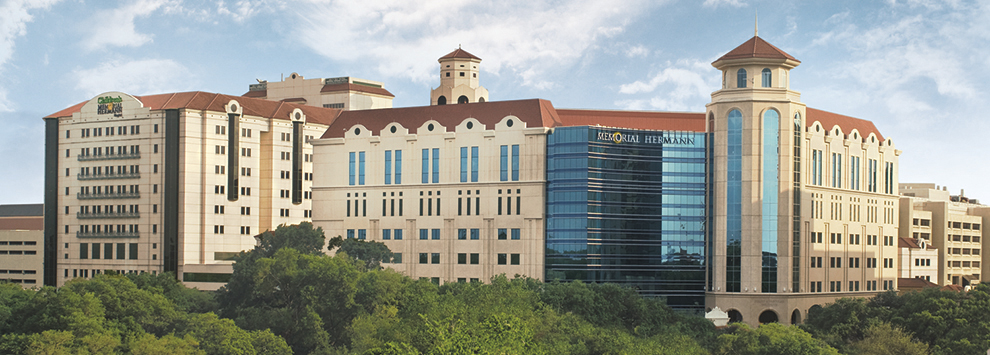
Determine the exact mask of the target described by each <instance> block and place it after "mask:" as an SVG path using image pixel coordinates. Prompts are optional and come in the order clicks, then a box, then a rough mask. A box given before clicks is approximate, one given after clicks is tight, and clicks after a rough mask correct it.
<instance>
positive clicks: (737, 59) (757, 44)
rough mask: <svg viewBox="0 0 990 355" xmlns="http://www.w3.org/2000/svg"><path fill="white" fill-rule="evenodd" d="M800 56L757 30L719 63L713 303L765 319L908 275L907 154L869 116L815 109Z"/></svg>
mask: <svg viewBox="0 0 990 355" xmlns="http://www.w3.org/2000/svg"><path fill="white" fill-rule="evenodd" d="M799 64H800V61H798V60H797V59H795V58H794V57H792V56H791V55H789V54H787V53H785V52H784V51H782V50H780V49H779V48H777V47H775V46H773V45H771V44H770V43H767V42H766V41H764V40H763V39H762V38H760V37H758V36H754V37H753V38H751V39H750V40H748V41H746V42H745V43H743V44H742V45H740V46H739V47H737V48H735V49H733V50H732V51H729V52H728V53H726V54H725V55H723V56H722V57H721V58H719V59H718V60H716V61H715V62H714V63H712V65H713V66H714V67H715V68H716V69H718V70H719V72H720V73H721V75H722V87H721V88H720V89H719V90H718V91H715V92H714V93H713V94H712V102H711V103H710V104H708V110H707V113H706V115H707V127H708V132H709V134H710V139H711V141H712V142H713V143H712V144H711V145H709V146H708V149H709V154H708V157H709V163H710V164H711V165H710V169H709V170H708V174H709V181H710V183H709V185H708V187H709V189H708V208H709V214H708V216H707V217H708V223H709V224H708V229H707V231H708V233H709V235H708V239H707V240H708V247H709V249H710V250H709V253H708V255H709V256H710V258H709V259H708V260H709V264H708V268H709V269H708V270H709V273H710V276H709V283H708V294H707V305H708V306H709V307H714V306H718V307H719V308H721V309H723V310H726V311H727V312H728V313H729V316H730V318H732V319H733V320H737V321H746V322H750V323H751V324H755V323H756V322H755V321H758V322H760V323H764V322H770V321H785V320H787V319H789V320H790V323H798V322H800V321H801V319H803V318H804V317H805V316H806V314H807V310H808V309H809V308H810V307H812V306H813V305H815V304H825V303H828V302H831V300H833V299H835V298H838V297H856V296H870V295H873V294H875V293H877V292H880V291H884V290H889V289H894V288H895V287H896V283H895V281H896V280H897V267H896V264H895V260H897V243H896V238H897V236H898V233H897V228H898V221H897V210H898V203H897V199H898V196H897V161H898V160H897V156H898V154H899V151H897V150H896V149H895V148H894V144H893V141H892V140H890V139H889V138H888V139H885V138H884V137H883V136H882V135H881V134H880V132H879V131H878V130H877V129H876V128H875V127H874V126H873V124H872V123H870V122H869V121H864V120H860V119H856V118H852V117H848V116H842V115H837V114H833V113H830V112H826V111H821V110H816V109H812V108H809V107H806V106H805V104H804V103H802V102H801V101H800V93H799V92H797V91H795V90H793V89H792V88H791V86H790V71H791V69H794V68H795V67H797V66H798V65H799Z"/></svg>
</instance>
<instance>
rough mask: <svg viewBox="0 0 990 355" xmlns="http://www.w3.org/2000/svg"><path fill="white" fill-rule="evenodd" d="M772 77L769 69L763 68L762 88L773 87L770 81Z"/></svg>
mask: <svg viewBox="0 0 990 355" xmlns="http://www.w3.org/2000/svg"><path fill="white" fill-rule="evenodd" d="M772 76H773V74H771V72H770V69H769V68H763V87H765V88H769V87H773V81H772V80H771V79H772Z"/></svg>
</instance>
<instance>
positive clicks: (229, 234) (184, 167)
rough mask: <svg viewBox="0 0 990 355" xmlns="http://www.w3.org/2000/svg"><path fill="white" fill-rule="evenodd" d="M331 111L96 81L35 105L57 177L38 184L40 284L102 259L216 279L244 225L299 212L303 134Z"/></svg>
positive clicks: (305, 204)
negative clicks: (57, 103) (42, 187)
mask: <svg viewBox="0 0 990 355" xmlns="http://www.w3.org/2000/svg"><path fill="white" fill-rule="evenodd" d="M338 113H339V110H334V109H323V108H313V107H307V106H302V105H297V104H291V103H285V102H273V101H267V100H259V99H253V98H244V97H234V96H226V95H219V94H209V93H202V92H189V93H176V94H162V95H151V96H142V97H135V96H131V95H128V94H125V93H120V92H108V93H105V94H101V95H99V96H97V97H95V98H93V99H92V100H89V101H87V102H84V103H82V104H80V105H76V106H73V107H70V108H68V109H66V110H63V111H61V112H59V113H56V114H53V115H50V116H48V117H46V121H47V123H48V130H49V135H48V144H49V147H53V146H54V147H57V150H55V151H54V152H53V151H49V152H48V153H47V155H48V156H47V158H46V159H48V160H49V161H48V163H49V166H48V168H47V170H48V171H47V172H46V179H53V180H54V181H51V180H48V182H47V183H48V184H49V185H51V184H52V183H54V184H55V185H56V186H57V187H55V188H54V189H52V188H48V189H46V205H47V204H49V201H52V202H54V203H52V204H53V205H55V208H54V209H51V208H46V218H51V219H52V220H51V221H52V222H53V223H51V225H46V231H45V234H46V238H56V240H57V244H56V245H57V251H55V253H53V254H54V255H51V256H46V259H45V261H46V263H50V266H54V269H55V270H47V268H46V271H47V272H51V271H55V272H54V274H55V275H51V276H53V277H54V279H53V280H52V281H51V284H58V285H61V284H62V283H64V282H65V281H66V280H68V279H71V278H75V277H93V276H95V275H96V274H100V273H104V272H106V271H108V270H113V271H117V272H122V273H128V272H150V273H158V272H163V271H172V272H176V273H177V274H178V275H179V277H180V279H182V280H184V281H186V282H187V283H188V284H190V285H192V286H197V287H200V288H207V289H209V288H216V287H218V286H220V285H222V283H221V282H224V280H225V277H229V274H230V273H231V271H232V269H231V266H230V264H231V261H230V258H231V257H232V256H233V255H235V254H236V253H238V252H240V251H243V250H250V249H251V248H253V247H254V245H255V243H256V241H255V238H254V236H255V235H257V234H259V233H261V232H264V231H266V230H271V229H274V228H275V227H277V226H278V225H280V224H293V223H298V222H299V221H304V220H308V219H309V217H310V213H311V208H310V200H311V193H310V191H311V189H310V184H311V180H312V168H311V166H312V163H311V160H312V148H311V146H310V145H309V144H308V143H307V142H308V141H309V140H311V139H312V138H313V137H318V136H319V135H321V134H323V132H324V131H325V130H326V127H327V125H328V123H329V122H330V121H331V120H332V118H333V117H335V116H336V115H337V114H338ZM53 164H54V165H55V167H52V166H51V165H53ZM49 187H51V186H49ZM46 207H47V206H46ZM51 212H55V213H51ZM49 214H52V215H49ZM52 256H54V258H52ZM50 258H51V259H50ZM47 278H48V275H46V284H48V283H49V281H48V279H47Z"/></svg>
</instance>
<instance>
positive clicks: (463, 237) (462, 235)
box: [457, 228, 467, 240]
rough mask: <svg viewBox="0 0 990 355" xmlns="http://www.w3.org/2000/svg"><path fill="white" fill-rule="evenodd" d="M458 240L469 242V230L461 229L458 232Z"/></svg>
mask: <svg viewBox="0 0 990 355" xmlns="http://www.w3.org/2000/svg"><path fill="white" fill-rule="evenodd" d="M457 240H467V229H464V228H461V229H458V230H457Z"/></svg>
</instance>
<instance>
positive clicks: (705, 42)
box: [0, 0, 990, 204]
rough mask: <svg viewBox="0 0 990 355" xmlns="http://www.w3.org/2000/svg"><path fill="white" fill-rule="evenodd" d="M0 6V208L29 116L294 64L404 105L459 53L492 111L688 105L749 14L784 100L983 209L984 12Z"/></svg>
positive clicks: (16, 170)
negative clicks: (517, 104) (787, 95)
mask: <svg viewBox="0 0 990 355" xmlns="http://www.w3.org/2000/svg"><path fill="white" fill-rule="evenodd" d="M0 1H2V2H0V123H2V125H3V129H0V204H10V203H40V202H42V200H43V189H42V186H43V167H44V165H43V163H44V159H43V150H44V135H43V133H44V126H43V123H42V120H41V117H43V116H45V115H47V114H50V113H53V112H56V111H58V110H61V109H63V108H65V107H67V106H70V105H73V104H76V103H78V102H81V101H84V100H88V99H90V98H92V97H94V96H96V95H97V94H99V93H101V92H105V91H111V90H117V91H123V92H127V93H130V94H134V95H146V94H157V93H164V92H176V91H190V90H200V91H207V92H219V93H225V94H233V95H240V94H243V93H244V92H246V91H247V87H248V85H249V84H251V83H255V82H256V81H255V79H256V78H257V79H264V80H270V81H276V80H279V79H280V77H281V76H282V75H288V74H290V73H293V72H297V73H299V74H301V75H303V76H305V77H308V78H316V77H336V76H354V77H359V78H365V79H371V80H377V81H381V82H384V83H385V87H386V88H387V89H388V90H390V91H391V92H392V93H393V94H395V96H396V97H395V101H394V106H395V107H404V106H421V105H426V104H428V103H429V95H430V89H431V88H432V87H434V86H436V85H438V80H437V79H436V78H437V75H436V73H437V69H438V64H437V62H436V59H437V58H439V57H440V56H442V55H444V54H446V53H448V52H450V51H451V50H453V49H455V48H457V46H458V45H461V46H462V47H463V48H464V49H465V50H467V51H469V52H471V53H473V54H475V55H477V56H479V57H481V58H482V59H483V62H482V65H481V71H482V72H481V82H482V85H484V86H485V87H487V88H488V89H489V91H490V93H491V94H490V96H491V99H492V100H509V99H523V98H543V99H547V100H550V101H551V102H553V104H554V106H555V107H558V108H597V109H635V110H659V111H690V112H704V109H705V106H704V105H705V104H706V103H707V102H708V101H709V100H710V94H711V92H712V91H714V90H715V89H716V88H717V86H718V85H719V74H718V72H717V71H716V70H715V69H714V68H712V66H711V62H712V61H714V60H715V59H717V58H718V57H719V56H721V55H722V54H724V53H725V52H727V51H729V50H731V49H733V48H735V47H736V46H738V45H739V44H741V43H743V42H745V41H746V40H748V39H749V38H750V37H752V36H753V21H754V13H756V12H757V11H758V12H759V24H760V37H762V38H764V39H766V40H767V41H769V42H770V43H773V44H774V45H776V46H777V47H779V48H781V49H783V50H784V51H786V52H788V53H789V54H791V55H793V56H794V57H796V58H798V59H800V60H801V61H802V63H801V65H800V66H799V67H797V68H796V69H794V70H792V71H791V87H792V88H793V89H795V90H797V91H800V92H801V93H802V101H803V102H804V103H806V104H807V105H808V106H810V107H814V108H818V109H822V110H827V111H832V112H836V113H841V114H845V115H850V116H854V117H859V118H863V119H868V120H871V121H873V122H874V123H875V124H876V126H877V127H878V128H879V129H880V131H881V132H882V133H883V134H884V136H886V137H891V138H893V139H894V143H895V144H896V145H897V147H898V149H900V150H902V151H903V154H901V156H900V163H901V165H900V181H901V182H902V183H903V182H932V183H937V184H939V185H947V186H949V190H950V191H952V192H954V193H958V192H959V189H966V195H968V196H971V197H975V198H983V199H985V200H987V201H990V186H988V184H987V179H986V178H985V176H987V175H988V174H990V167H988V166H987V164H986V162H987V161H988V160H990V159H988V158H990V149H986V143H985V141H986V139H985V137H984V135H985V132H987V131H988V130H987V128H988V126H990V118H987V117H986V116H988V113H990V103H988V101H987V100H985V99H984V97H985V96H986V95H987V94H988V93H990V85H988V84H987V83H988V81H990V46H988V45H987V43H990V4H988V2H985V1H964V0H957V1H953V0H947V1H929V0H907V1H899V0H886V1H881V0H878V1H859V0H856V1H842V0H836V1H777V0H767V1H758V0H696V1H675V0H669V1H619V0H611V1H580V0H578V1H552V0H551V1H546V0H524V1H441V0H401V1H399V0H396V1H298V2H292V1H274V0H269V1H264V0H261V1H217V2H209V1H182V0H143V1H120V2H116V1H80V0H74V1H71V0H65V1H58V0H26V1H17V0H0Z"/></svg>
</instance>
